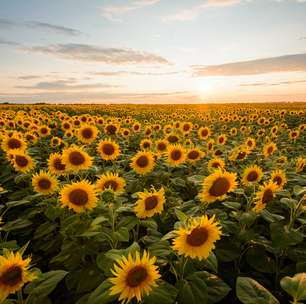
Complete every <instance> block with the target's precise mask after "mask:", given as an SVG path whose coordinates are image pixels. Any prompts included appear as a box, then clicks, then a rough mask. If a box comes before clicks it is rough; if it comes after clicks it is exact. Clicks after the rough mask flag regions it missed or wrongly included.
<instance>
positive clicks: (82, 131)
mask: <svg viewBox="0 0 306 304" xmlns="http://www.w3.org/2000/svg"><path fill="white" fill-rule="evenodd" d="M98 133H99V131H98V129H97V127H95V126H91V125H88V124H84V125H82V126H81V127H80V128H79V129H78V131H77V138H78V139H79V141H81V142H82V143H83V144H90V143H92V142H93V141H95V139H96V138H97V136H98Z"/></svg>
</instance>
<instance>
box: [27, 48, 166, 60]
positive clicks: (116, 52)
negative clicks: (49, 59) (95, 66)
mask: <svg viewBox="0 0 306 304" xmlns="http://www.w3.org/2000/svg"><path fill="white" fill-rule="evenodd" d="M23 50H25V51H28V52H33V53H40V54H45V55H51V56H54V57H57V58H61V59H70V60H78V61H83V62H96V63H103V64H117V65H124V64H159V65H160V64H162V65H165V64H170V62H169V61H168V60H166V59H165V58H163V57H161V56H159V55H155V54H153V53H149V52H144V51H138V50H134V49H128V48H102V47H99V46H95V45H88V44H76V43H67V44H56V45H50V46H36V47H30V48H23Z"/></svg>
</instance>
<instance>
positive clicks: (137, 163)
mask: <svg viewBox="0 0 306 304" xmlns="http://www.w3.org/2000/svg"><path fill="white" fill-rule="evenodd" d="M154 167H155V158H154V155H153V153H152V152H150V151H138V152H137V153H136V155H134V156H133V157H132V159H131V168H132V169H134V171H135V172H136V173H137V174H146V173H149V172H151V171H152V170H153V168H154Z"/></svg>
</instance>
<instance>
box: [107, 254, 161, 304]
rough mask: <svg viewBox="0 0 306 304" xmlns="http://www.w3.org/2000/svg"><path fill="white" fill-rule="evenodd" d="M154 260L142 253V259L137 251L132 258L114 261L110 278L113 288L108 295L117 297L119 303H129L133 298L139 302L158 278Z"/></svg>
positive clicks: (130, 256) (129, 256)
mask: <svg viewBox="0 0 306 304" xmlns="http://www.w3.org/2000/svg"><path fill="white" fill-rule="evenodd" d="M155 262H156V258H155V257H152V258H151V257H150V256H149V254H148V253H147V252H146V251H144V252H143V255H142V257H141V256H140V254H139V252H138V251H137V252H136V253H135V255H134V256H132V255H131V254H129V255H128V258H126V257H125V256H123V257H122V258H120V259H118V260H117V261H116V263H117V264H115V265H114V269H113V270H112V273H113V275H114V277H112V278H110V279H109V280H110V282H111V283H112V284H113V286H112V287H111V288H110V295H119V301H122V302H123V303H126V302H130V301H131V300H132V299H133V298H136V299H137V301H139V302H140V301H141V299H142V298H143V296H144V295H145V294H149V293H150V291H151V290H152V288H153V287H156V286H157V284H156V281H157V280H158V279H159V278H160V274H159V271H158V268H157V266H156V265H155Z"/></svg>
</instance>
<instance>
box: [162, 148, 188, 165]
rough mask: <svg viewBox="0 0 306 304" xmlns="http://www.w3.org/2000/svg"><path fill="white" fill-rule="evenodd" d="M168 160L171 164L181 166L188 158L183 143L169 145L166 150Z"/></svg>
mask: <svg viewBox="0 0 306 304" xmlns="http://www.w3.org/2000/svg"><path fill="white" fill-rule="evenodd" d="M166 157H167V162H168V164H170V165H171V166H179V165H180V164H182V163H183V162H184V161H185V159H186V151H185V149H184V147H183V146H182V145H169V146H168V147H167V152H166Z"/></svg>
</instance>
